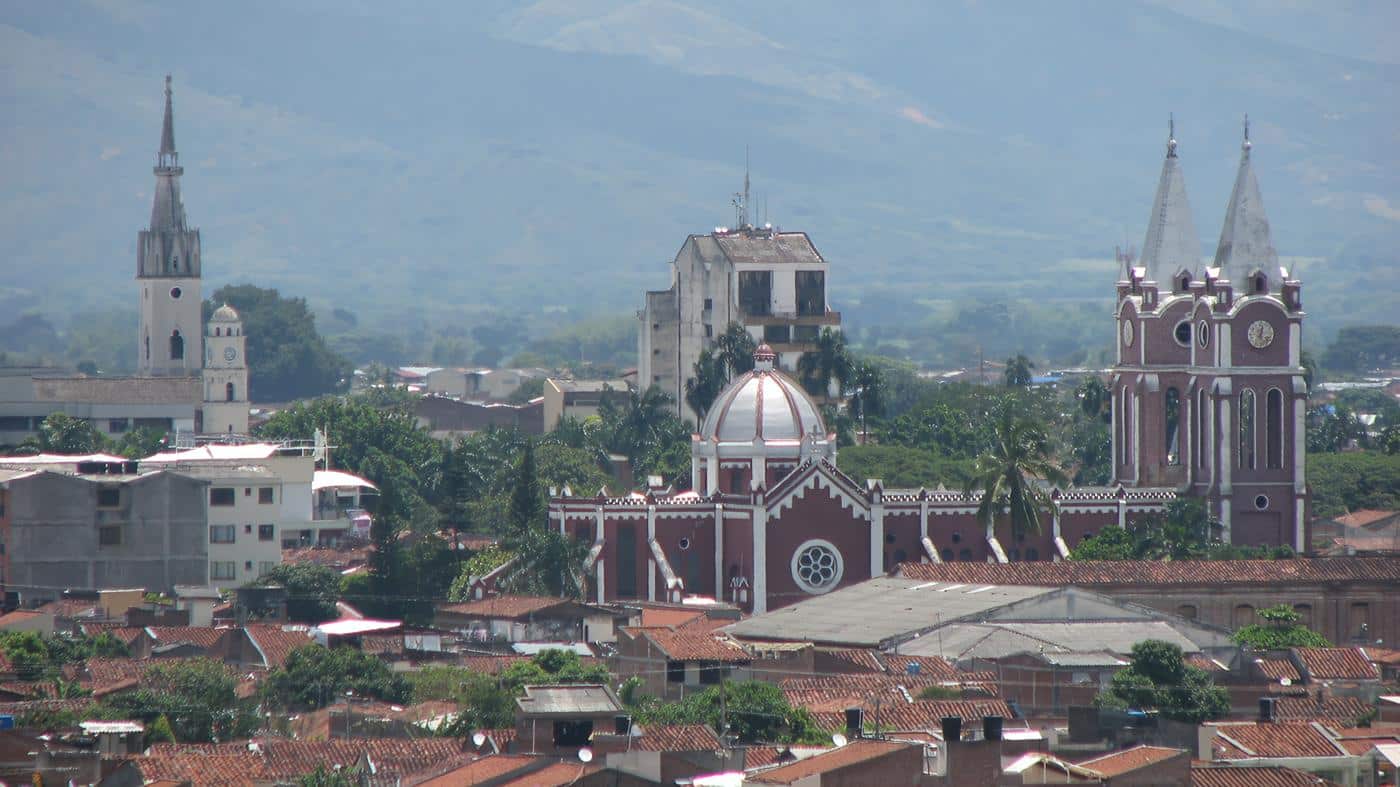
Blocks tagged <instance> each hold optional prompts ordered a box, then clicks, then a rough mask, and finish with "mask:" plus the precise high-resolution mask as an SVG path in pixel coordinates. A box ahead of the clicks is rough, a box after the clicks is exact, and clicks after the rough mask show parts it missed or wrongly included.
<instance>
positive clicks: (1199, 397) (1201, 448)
mask: <svg viewBox="0 0 1400 787" xmlns="http://www.w3.org/2000/svg"><path fill="white" fill-rule="evenodd" d="M1208 401H1209V400H1208V399H1207V398H1206V389H1204V388H1202V389H1201V390H1199V391H1197V392H1196V466H1197V467H1205V466H1206V456H1207V455H1208V454H1209V453H1210V448H1209V446H1210V440H1208V439H1206V438H1208V437H1210V420H1209V418H1208V416H1209V415H1210V411H1209V407H1210V405H1209V404H1208Z"/></svg>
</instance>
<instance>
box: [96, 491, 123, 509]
mask: <svg viewBox="0 0 1400 787" xmlns="http://www.w3.org/2000/svg"><path fill="white" fill-rule="evenodd" d="M121 504H122V490H121V487H119V486H101V487H98V488H97V507H98V508H116V507H118V506H120V505H121Z"/></svg>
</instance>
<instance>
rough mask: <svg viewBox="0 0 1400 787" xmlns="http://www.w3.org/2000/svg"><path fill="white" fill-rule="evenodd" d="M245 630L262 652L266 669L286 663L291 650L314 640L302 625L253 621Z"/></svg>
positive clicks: (308, 630)
mask: <svg viewBox="0 0 1400 787" xmlns="http://www.w3.org/2000/svg"><path fill="white" fill-rule="evenodd" d="M247 631H248V638H249V639H251V640H252V641H253V644H254V646H256V647H257V649H258V650H259V651H261V652H262V654H263V659H264V661H265V663H266V665H267V668H268V669H276V668H278V667H281V666H282V665H284V664H286V663H287V657H288V656H290V655H291V654H292V651H294V650H296V649H297V648H300V647H302V646H304V645H310V644H311V643H312V642H313V641H314V640H312V639H311V631H310V629H308V628H306V627H304V626H299V627H285V626H276V625H272V624H268V623H254V624H251V625H249V626H248V627H247Z"/></svg>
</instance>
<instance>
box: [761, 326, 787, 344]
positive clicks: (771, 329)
mask: <svg viewBox="0 0 1400 787" xmlns="http://www.w3.org/2000/svg"><path fill="white" fill-rule="evenodd" d="M763 341H765V342H768V343H769V344H787V343H788V342H790V341H792V328H790V327H789V326H786V325H765V326H763Z"/></svg>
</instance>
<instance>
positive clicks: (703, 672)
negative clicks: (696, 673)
mask: <svg viewBox="0 0 1400 787" xmlns="http://www.w3.org/2000/svg"><path fill="white" fill-rule="evenodd" d="M723 675H724V668H723V667H721V666H720V665H718V664H716V663H715V662H713V661H702V662H700V684H701V685H702V686H714V685H716V684H718V683H719V679H720V678H721V677H722V676H723Z"/></svg>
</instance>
